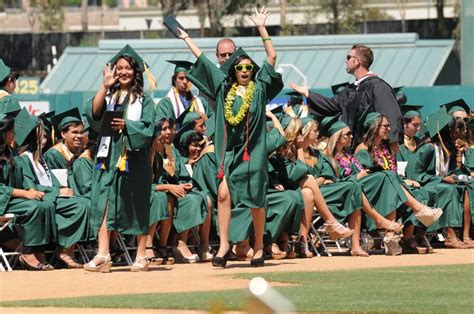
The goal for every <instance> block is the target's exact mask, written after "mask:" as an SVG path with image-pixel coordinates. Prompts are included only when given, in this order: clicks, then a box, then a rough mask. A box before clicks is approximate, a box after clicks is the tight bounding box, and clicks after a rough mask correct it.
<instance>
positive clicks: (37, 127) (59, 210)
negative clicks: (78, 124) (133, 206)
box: [15, 108, 90, 268]
mask: <svg viewBox="0 0 474 314" xmlns="http://www.w3.org/2000/svg"><path fill="white" fill-rule="evenodd" d="M31 125H33V126H34V128H30V129H27V131H30V132H29V133H27V132H26V131H25V128H27V126H31ZM15 129H16V130H17V135H16V139H15V140H16V142H17V144H18V147H19V148H18V155H19V158H18V162H17V165H18V166H19V168H20V169H21V174H22V176H23V188H24V189H35V190H39V191H41V192H44V193H45V195H44V201H47V202H52V203H53V204H54V207H55V223H56V225H55V227H56V229H57V235H58V236H57V243H58V250H57V251H56V256H57V257H58V259H59V260H61V261H63V262H64V263H65V264H66V265H67V266H68V267H69V268H80V267H82V265H81V264H79V263H77V262H76V261H75V260H74V253H73V247H74V245H75V244H76V243H77V242H80V241H88V240H89V239H90V235H89V216H90V206H89V201H88V200H86V199H83V198H80V197H74V191H73V190H72V189H70V188H67V187H62V186H61V185H60V183H59V181H58V180H57V179H56V177H55V176H54V174H52V172H50V170H49V167H48V166H47V164H46V162H45V161H44V158H43V156H42V154H41V151H42V145H43V144H44V143H45V142H46V141H45V138H44V136H43V133H44V131H43V126H42V123H41V121H40V120H39V119H38V118H37V117H35V116H30V114H29V113H28V111H27V110H26V109H25V108H23V109H22V110H21V111H20V113H19V114H18V116H17V118H16V124H15Z"/></svg>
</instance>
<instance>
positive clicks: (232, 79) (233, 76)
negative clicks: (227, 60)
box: [225, 56, 257, 95]
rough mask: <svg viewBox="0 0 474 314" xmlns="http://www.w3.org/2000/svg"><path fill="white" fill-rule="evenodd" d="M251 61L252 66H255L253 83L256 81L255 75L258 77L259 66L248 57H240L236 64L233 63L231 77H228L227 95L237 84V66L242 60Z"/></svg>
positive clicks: (230, 70) (230, 71)
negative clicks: (233, 85)
mask: <svg viewBox="0 0 474 314" xmlns="http://www.w3.org/2000/svg"><path fill="white" fill-rule="evenodd" d="M245 59H247V60H250V62H252V65H253V71H252V78H251V80H252V81H255V75H256V72H255V70H256V69H257V64H256V63H255V62H254V61H253V60H252V59H250V57H248V56H240V57H238V58H237V59H235V61H234V63H232V66H231V67H230V69H229V76H227V85H226V87H225V94H226V95H227V93H228V92H229V90H230V88H231V87H232V84H234V83H236V82H237V79H236V77H235V68H234V67H235V66H236V65H237V64H239V63H240V61H242V60H245Z"/></svg>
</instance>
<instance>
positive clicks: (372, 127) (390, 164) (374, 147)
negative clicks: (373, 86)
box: [355, 112, 442, 226]
mask: <svg viewBox="0 0 474 314" xmlns="http://www.w3.org/2000/svg"><path fill="white" fill-rule="evenodd" d="M363 125H364V129H365V134H364V136H363V138H362V143H361V144H360V145H359V146H358V147H357V149H356V153H355V157H356V158H357V159H358V160H359V162H360V163H361V164H362V166H364V167H365V168H366V169H372V170H373V171H375V172H377V173H382V174H384V175H385V176H386V177H387V178H388V179H389V182H391V184H390V185H391V186H392V187H394V188H395V190H393V194H392V193H388V194H384V195H386V196H385V197H380V199H379V200H378V203H379V204H380V206H376V204H375V203H373V202H372V200H371V202H372V203H373V204H374V206H375V207H376V208H377V209H379V210H385V211H387V215H391V217H392V218H393V219H395V217H396V210H397V209H398V208H400V206H402V204H406V205H408V207H410V208H411V209H412V210H413V212H414V213H415V216H416V217H417V219H418V220H419V221H420V222H422V223H423V224H424V225H425V226H429V225H431V224H433V223H434V222H435V221H437V220H438V219H439V217H440V216H441V214H442V210H441V209H440V208H430V207H428V206H425V205H423V204H422V203H421V202H419V201H418V200H417V199H416V198H414V197H413V195H412V194H411V193H410V192H409V191H408V190H409V188H408V187H407V186H404V184H406V185H408V186H412V187H419V186H420V184H419V183H418V182H416V181H413V180H410V179H407V180H406V181H403V180H402V178H401V177H400V176H399V175H398V173H397V161H396V157H395V155H394V154H392V153H391V151H390V150H389V148H388V145H387V142H386V141H387V139H388V131H389V130H390V125H389V124H388V120H387V118H386V117H385V116H384V115H382V114H380V113H378V112H372V113H369V114H368V115H367V116H366V117H365V119H364V122H363ZM384 188H385V186H382V190H381V191H380V193H387V191H388V190H387V191H384V190H383V189H384ZM366 192H367V191H366ZM388 195H393V196H395V197H387V196H388ZM369 199H370V198H369ZM425 201H426V202H428V197H426V199H425Z"/></svg>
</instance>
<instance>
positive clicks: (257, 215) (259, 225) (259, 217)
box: [252, 208, 265, 258]
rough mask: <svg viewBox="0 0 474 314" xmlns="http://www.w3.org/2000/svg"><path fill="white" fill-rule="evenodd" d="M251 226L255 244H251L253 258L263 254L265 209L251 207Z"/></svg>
mask: <svg viewBox="0 0 474 314" xmlns="http://www.w3.org/2000/svg"><path fill="white" fill-rule="evenodd" d="M252 219H253V228H254V230H255V244H254V246H253V252H254V255H253V258H260V257H262V255H263V232H264V229H265V209H263V208H252Z"/></svg>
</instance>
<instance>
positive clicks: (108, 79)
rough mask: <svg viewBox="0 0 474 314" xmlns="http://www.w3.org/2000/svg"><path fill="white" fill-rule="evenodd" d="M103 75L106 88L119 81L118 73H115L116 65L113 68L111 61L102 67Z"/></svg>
mask: <svg viewBox="0 0 474 314" xmlns="http://www.w3.org/2000/svg"><path fill="white" fill-rule="evenodd" d="M102 76H103V81H102V84H103V85H104V87H105V88H106V89H108V88H109V87H110V86H112V85H114V84H115V82H117V80H118V75H116V74H115V65H114V67H113V68H112V69H111V68H110V63H108V64H106V65H105V66H104V67H103V69H102Z"/></svg>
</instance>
